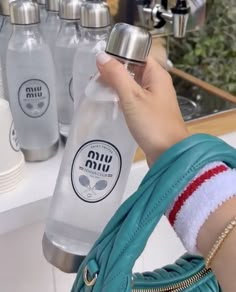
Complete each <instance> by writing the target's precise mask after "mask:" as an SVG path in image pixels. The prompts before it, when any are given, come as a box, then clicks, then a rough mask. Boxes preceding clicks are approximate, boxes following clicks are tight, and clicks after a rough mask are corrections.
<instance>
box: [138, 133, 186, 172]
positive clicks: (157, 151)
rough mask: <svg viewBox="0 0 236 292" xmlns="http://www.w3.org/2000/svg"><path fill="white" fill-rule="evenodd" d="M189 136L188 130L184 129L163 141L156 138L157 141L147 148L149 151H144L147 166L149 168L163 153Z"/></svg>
mask: <svg viewBox="0 0 236 292" xmlns="http://www.w3.org/2000/svg"><path fill="white" fill-rule="evenodd" d="M189 136H190V134H189V132H188V130H187V129H186V128H184V129H182V131H179V132H177V133H176V134H175V135H169V137H168V138H167V139H164V140H163V141H160V139H159V137H157V139H158V140H159V141H157V142H155V143H153V146H151V147H150V146H149V149H147V150H144V153H145V155H146V160H147V164H148V166H149V167H151V166H152V165H153V164H154V163H155V161H156V160H157V159H158V158H159V157H160V156H161V155H162V154H163V153H164V152H165V151H167V150H168V149H170V148H171V147H172V146H174V145H175V144H177V143H179V142H180V141H182V140H185V139H187V138H188V137H189Z"/></svg>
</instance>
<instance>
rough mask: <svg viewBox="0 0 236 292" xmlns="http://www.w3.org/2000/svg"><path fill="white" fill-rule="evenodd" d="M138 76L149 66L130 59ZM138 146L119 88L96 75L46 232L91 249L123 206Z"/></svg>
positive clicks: (68, 245) (71, 249) (76, 250)
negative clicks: (125, 114)
mask: <svg viewBox="0 0 236 292" xmlns="http://www.w3.org/2000/svg"><path fill="white" fill-rule="evenodd" d="M125 66H126V67H127V69H128V70H129V71H130V73H131V74H132V76H133V77H134V78H136V80H137V81H139V80H140V78H141V74H142V70H143V66H142V65H138V64H131V63H126V64H125ZM135 150H136V143H135V141H134V139H133V137H132V136H131V134H130V132H129V129H128V127H127V125H126V122H125V119H124V116H123V113H122V111H121V109H120V106H119V100H118V96H117V94H116V93H115V92H114V91H113V90H112V89H111V88H109V87H107V86H106V85H105V84H103V83H102V81H101V80H100V76H99V75H98V76H97V77H95V78H93V80H91V81H90V82H89V85H88V86H87V88H86V90H85V96H84V101H83V102H82V104H81V106H79V107H78V108H77V110H76V112H75V118H74V120H73V124H72V128H71V132H70V136H69V139H68V141H67V145H66V150H65V155H64V158H63V161H62V164H61V169H60V173H59V177H58V180H57V183H56V188H55V192H54V196H53V199H52V202H51V209H50V212H49V217H48V221H47V225H46V230H45V234H46V237H47V238H48V239H49V240H50V241H51V242H52V243H53V244H54V245H55V246H57V248H60V249H61V250H64V251H65V252H67V253H69V254H75V255H86V254H87V253H88V251H89V250H90V248H91V247H92V245H93V244H94V242H95V241H96V239H97V238H98V237H99V235H100V233H101V232H102V230H103V228H104V227H105V225H106V224H107V222H108V221H109V219H110V218H111V217H112V215H113V214H114V213H115V211H116V210H117V208H118V207H119V206H120V203H121V201H122V197H123V193H124V190H125V187H126V183H127V179H128V175H129V172H130V168H131V164H132V161H133V157H134V153H135Z"/></svg>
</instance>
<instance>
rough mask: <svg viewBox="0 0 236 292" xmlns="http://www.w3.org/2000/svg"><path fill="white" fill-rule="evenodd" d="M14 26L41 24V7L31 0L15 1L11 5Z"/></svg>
mask: <svg viewBox="0 0 236 292" xmlns="http://www.w3.org/2000/svg"><path fill="white" fill-rule="evenodd" d="M10 16H11V23H12V24H20V25H27V24H34V23H39V22H40V15H39V6H38V4H37V3H36V2H32V1H30V0H26V1H14V2H11V3H10Z"/></svg>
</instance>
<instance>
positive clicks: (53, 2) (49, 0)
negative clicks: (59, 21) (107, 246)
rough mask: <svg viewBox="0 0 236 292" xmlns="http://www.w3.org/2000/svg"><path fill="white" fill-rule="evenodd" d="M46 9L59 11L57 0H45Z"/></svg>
mask: <svg viewBox="0 0 236 292" xmlns="http://www.w3.org/2000/svg"><path fill="white" fill-rule="evenodd" d="M46 9H47V10H48V11H54V12H58V11H59V0H46Z"/></svg>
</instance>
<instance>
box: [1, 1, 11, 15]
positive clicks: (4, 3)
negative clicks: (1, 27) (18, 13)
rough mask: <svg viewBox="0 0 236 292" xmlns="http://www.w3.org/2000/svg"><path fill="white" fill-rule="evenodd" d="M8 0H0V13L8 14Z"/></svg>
mask: <svg viewBox="0 0 236 292" xmlns="http://www.w3.org/2000/svg"><path fill="white" fill-rule="evenodd" d="M9 3H10V2H9V0H0V14H1V15H5V16H9V15H10V4H9Z"/></svg>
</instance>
